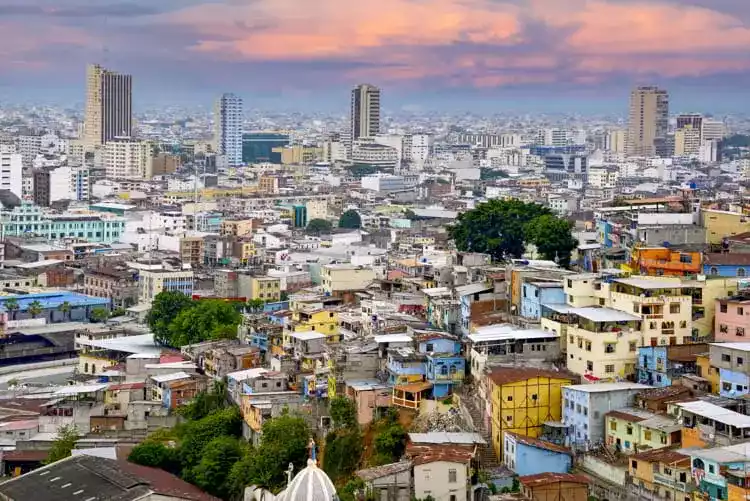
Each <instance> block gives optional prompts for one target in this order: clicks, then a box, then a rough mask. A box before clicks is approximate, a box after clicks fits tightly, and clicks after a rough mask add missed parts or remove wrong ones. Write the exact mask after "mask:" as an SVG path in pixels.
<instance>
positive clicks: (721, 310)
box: [719, 303, 727, 313]
mask: <svg viewBox="0 0 750 501" xmlns="http://www.w3.org/2000/svg"><path fill="white" fill-rule="evenodd" d="M719 311H720V312H722V313H726V312H727V305H726V303H723V304H721V305H720V306H719Z"/></svg>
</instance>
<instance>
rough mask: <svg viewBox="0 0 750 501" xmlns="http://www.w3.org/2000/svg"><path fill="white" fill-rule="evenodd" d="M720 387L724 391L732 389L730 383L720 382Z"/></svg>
mask: <svg viewBox="0 0 750 501" xmlns="http://www.w3.org/2000/svg"><path fill="white" fill-rule="evenodd" d="M721 389H722V390H724V391H732V383H721Z"/></svg>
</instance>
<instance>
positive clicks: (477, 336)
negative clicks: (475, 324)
mask: <svg viewBox="0 0 750 501" xmlns="http://www.w3.org/2000/svg"><path fill="white" fill-rule="evenodd" d="M467 337H468V338H469V340H470V341H471V342H472V343H481V342H489V341H503V340H513V339H556V338H558V337H560V336H559V334H556V333H554V332H551V331H544V330H541V329H520V328H518V327H517V326H515V325H511V324H495V325H487V326H484V327H479V328H477V329H476V331H475V332H474V333H472V334H469V335H468V336H467Z"/></svg>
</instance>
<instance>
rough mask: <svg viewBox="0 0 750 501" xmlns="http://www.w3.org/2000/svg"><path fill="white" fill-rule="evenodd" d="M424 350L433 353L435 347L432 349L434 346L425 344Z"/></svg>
mask: <svg viewBox="0 0 750 501" xmlns="http://www.w3.org/2000/svg"><path fill="white" fill-rule="evenodd" d="M425 349H426V350H427V351H428V352H433V351H435V347H434V346H433V345H432V343H427V345H426V346H425Z"/></svg>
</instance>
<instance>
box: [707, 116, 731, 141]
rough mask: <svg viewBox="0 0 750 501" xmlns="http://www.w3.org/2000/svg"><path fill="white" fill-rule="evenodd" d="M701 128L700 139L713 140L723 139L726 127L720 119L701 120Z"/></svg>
mask: <svg viewBox="0 0 750 501" xmlns="http://www.w3.org/2000/svg"><path fill="white" fill-rule="evenodd" d="M702 125H703V129H702V130H701V139H703V140H704V141H713V140H715V139H719V140H721V139H724V136H725V135H726V134H727V127H726V125H725V124H724V122H722V121H721V120H710V119H708V118H706V119H704V120H703V124H702Z"/></svg>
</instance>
